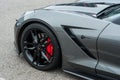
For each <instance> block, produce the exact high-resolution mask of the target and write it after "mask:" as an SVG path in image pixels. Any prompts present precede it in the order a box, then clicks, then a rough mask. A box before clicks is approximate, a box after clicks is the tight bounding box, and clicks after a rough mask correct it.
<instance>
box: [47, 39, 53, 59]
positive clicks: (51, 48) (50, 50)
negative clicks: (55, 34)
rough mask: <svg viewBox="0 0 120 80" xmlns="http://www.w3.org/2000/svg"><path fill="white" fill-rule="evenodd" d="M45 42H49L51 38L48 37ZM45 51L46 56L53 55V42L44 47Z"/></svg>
mask: <svg viewBox="0 0 120 80" xmlns="http://www.w3.org/2000/svg"><path fill="white" fill-rule="evenodd" d="M47 42H48V43H49V42H51V39H50V38H48V39H47ZM46 51H47V52H48V54H46V56H47V58H48V59H50V58H51V57H52V56H53V44H52V43H50V44H49V45H48V46H47V47H46Z"/></svg>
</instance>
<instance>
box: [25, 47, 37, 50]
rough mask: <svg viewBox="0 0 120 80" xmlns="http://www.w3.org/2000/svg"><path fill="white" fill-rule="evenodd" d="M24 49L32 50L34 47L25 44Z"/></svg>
mask: <svg viewBox="0 0 120 80" xmlns="http://www.w3.org/2000/svg"><path fill="white" fill-rule="evenodd" d="M24 49H25V50H34V49H35V47H29V48H28V47H27V46H25V47H24Z"/></svg>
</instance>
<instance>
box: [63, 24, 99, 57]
mask: <svg viewBox="0 0 120 80" xmlns="http://www.w3.org/2000/svg"><path fill="white" fill-rule="evenodd" d="M62 26H63V28H64V30H65V31H66V33H67V34H68V35H69V36H70V37H71V39H72V40H73V41H74V42H75V43H76V44H77V45H78V46H79V47H80V48H81V49H82V50H83V51H84V52H85V53H86V54H87V55H88V56H89V57H91V58H93V59H97V58H96V57H95V56H94V55H92V54H91V52H90V51H89V50H88V49H87V48H86V47H85V46H84V44H82V42H81V41H80V40H79V39H78V38H77V37H76V36H75V35H74V34H73V33H72V31H71V30H70V28H75V29H87V30H94V29H90V28H82V27H73V26H72V27H71V26H69V27H68V26H65V25H62Z"/></svg>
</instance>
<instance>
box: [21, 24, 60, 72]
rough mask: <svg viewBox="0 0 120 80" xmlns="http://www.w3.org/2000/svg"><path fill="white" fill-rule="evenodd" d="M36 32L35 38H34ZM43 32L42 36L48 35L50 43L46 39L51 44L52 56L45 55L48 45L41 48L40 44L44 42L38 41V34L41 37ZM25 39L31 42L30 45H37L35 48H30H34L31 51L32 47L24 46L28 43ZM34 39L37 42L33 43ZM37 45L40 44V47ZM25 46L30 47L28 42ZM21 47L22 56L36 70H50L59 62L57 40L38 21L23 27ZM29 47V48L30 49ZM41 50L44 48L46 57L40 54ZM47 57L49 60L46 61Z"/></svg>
mask: <svg viewBox="0 0 120 80" xmlns="http://www.w3.org/2000/svg"><path fill="white" fill-rule="evenodd" d="M32 30H33V32H32ZM35 30H36V31H35ZM34 31H35V32H34ZM30 32H31V34H30ZM33 33H34V36H32V34H33ZM36 33H37V39H36V38H35V36H36V35H35V34H36ZM43 34H44V37H45V36H47V37H49V38H50V41H51V42H50V43H48V39H47V41H46V42H47V44H49V45H50V44H51V45H52V47H51V48H50V50H51V55H52V57H51V56H50V54H49V57H50V58H48V56H47V55H48V51H49V49H48V50H47V48H48V46H47V48H46V47H45V48H43V49H42V47H41V46H42V44H43V43H45V42H43V43H42V42H41V43H40V42H39V41H41V40H42V38H38V35H40V37H41V35H42V37H43ZM30 35H31V36H30ZM31 37H32V38H31ZM38 39H39V40H38ZM44 39H45V38H44ZM27 40H28V41H29V42H31V45H32V46H33V45H35V47H36V46H37V48H35V47H32V48H35V49H34V50H33V51H32V48H26V44H27V45H28V43H27V42H28V41H27ZM35 40H37V41H38V42H37V41H36V43H35V42H34V41H35ZM34 43H35V44H34ZM37 44H39V45H37ZM38 46H40V48H39V47H38ZM27 47H30V44H29V46H27ZM21 49H22V52H23V56H24V58H25V59H26V61H27V62H28V63H29V64H30V65H31V66H32V67H34V68H36V69H38V70H43V71H46V70H52V69H55V68H57V67H58V66H59V64H60V59H61V55H60V53H59V52H60V51H59V45H58V42H57V40H56V38H55V36H54V35H53V33H52V32H51V31H50V30H49V29H48V28H47V27H46V26H44V25H41V24H38V23H33V24H30V25H28V26H27V27H26V28H25V30H24V31H23V33H22V36H21ZM29 49H31V51H30V50H29ZM39 49H40V50H39ZM43 50H46V53H44V55H45V56H46V57H47V58H46V57H45V56H44V55H42V53H43V52H42V51H43ZM35 52H36V53H35ZM38 54H39V55H38ZM33 56H36V57H33ZM43 56H44V57H43ZM51 58H52V59H51ZM48 59H50V60H49V61H48ZM35 60H36V61H35Z"/></svg>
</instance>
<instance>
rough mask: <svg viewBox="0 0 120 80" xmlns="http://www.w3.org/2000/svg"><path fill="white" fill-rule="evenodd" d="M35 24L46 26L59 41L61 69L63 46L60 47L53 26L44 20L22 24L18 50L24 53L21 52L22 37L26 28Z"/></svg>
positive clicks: (32, 20) (33, 20)
mask: <svg viewBox="0 0 120 80" xmlns="http://www.w3.org/2000/svg"><path fill="white" fill-rule="evenodd" d="M33 23H38V24H42V25H44V26H45V27H46V28H48V29H49V30H50V31H51V32H52V33H53V35H54V36H55V38H56V40H57V43H58V45H59V53H60V55H61V56H60V59H61V60H60V61H61V62H60V67H61V66H62V51H61V45H60V41H59V40H58V38H57V35H56V33H55V31H54V30H53V28H52V26H51V25H49V24H48V23H47V22H45V21H43V20H39V19H30V20H27V21H25V22H23V24H21V28H20V31H19V34H18V39H17V44H18V49H19V53H21V52H22V50H21V45H20V42H21V41H20V40H21V37H22V33H23V31H24V30H25V28H26V27H27V26H28V25H30V24H33Z"/></svg>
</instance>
